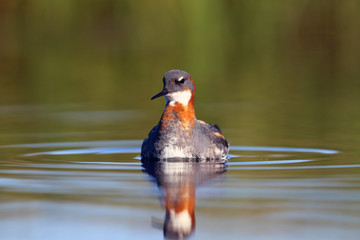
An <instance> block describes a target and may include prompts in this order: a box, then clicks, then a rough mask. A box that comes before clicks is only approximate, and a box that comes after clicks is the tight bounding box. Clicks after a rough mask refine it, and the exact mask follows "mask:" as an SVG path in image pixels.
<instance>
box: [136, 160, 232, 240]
mask: <svg viewBox="0 0 360 240" xmlns="http://www.w3.org/2000/svg"><path fill="white" fill-rule="evenodd" d="M142 164H143V165H142V166H143V167H144V172H146V173H147V174H149V175H150V176H151V177H153V180H154V182H155V183H156V184H157V186H158V187H159V189H160V190H161V192H162V195H161V198H160V202H161V204H162V206H163V207H164V209H165V220H164V223H163V227H162V228H163V232H164V237H165V238H166V239H183V238H186V237H189V236H190V235H192V233H193V232H194V231H195V228H196V221H195V200H196V193H195V192H196V188H197V187H198V186H200V185H201V184H203V183H205V182H209V181H211V180H213V179H216V178H218V177H220V176H221V175H222V174H224V173H225V172H226V169H227V165H225V164H222V163H213V162H206V163H200V162H194V161H187V162H184V159H172V160H171V161H156V162H154V161H148V160H142Z"/></svg>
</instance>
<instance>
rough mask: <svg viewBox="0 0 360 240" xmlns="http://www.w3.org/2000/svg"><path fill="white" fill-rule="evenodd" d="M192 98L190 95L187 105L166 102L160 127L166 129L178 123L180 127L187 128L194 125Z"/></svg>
mask: <svg viewBox="0 0 360 240" xmlns="http://www.w3.org/2000/svg"><path fill="white" fill-rule="evenodd" d="M194 98H195V96H194V95H192V96H191V98H190V100H189V102H188V103H187V104H183V103H181V102H169V101H167V103H166V106H165V110H164V112H163V114H162V116H161V119H160V123H159V124H160V127H161V128H162V129H164V128H167V127H168V126H169V125H170V124H174V123H175V124H176V123H180V127H182V128H185V129H186V128H189V127H194V125H195V119H196V117H195V109H194Z"/></svg>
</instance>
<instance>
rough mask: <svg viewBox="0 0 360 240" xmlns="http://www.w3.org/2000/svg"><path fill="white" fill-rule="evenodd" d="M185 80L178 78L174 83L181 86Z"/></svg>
mask: <svg viewBox="0 0 360 240" xmlns="http://www.w3.org/2000/svg"><path fill="white" fill-rule="evenodd" d="M185 80H186V78H184V77H180V78H179V79H177V80H176V81H175V82H176V83H177V84H183V83H184V82H185Z"/></svg>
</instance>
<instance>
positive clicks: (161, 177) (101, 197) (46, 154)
mask: <svg viewBox="0 0 360 240" xmlns="http://www.w3.org/2000/svg"><path fill="white" fill-rule="evenodd" d="M140 145H141V141H140V140H129V141H127V140H122V141H118V140H114V141H81V142H54V143H50V142H48V143H36V144H14V145H3V146H0V150H1V151H2V152H3V153H5V152H6V153H7V154H10V155H11V158H8V159H5V160H3V161H2V166H1V169H0V189H1V204H0V212H1V216H0V236H1V239H6V240H13V239H144V238H146V239H161V238H162V237H163V230H162V228H163V224H164V216H165V208H164V200H163V197H164V196H165V195H166V194H167V193H169V192H171V191H173V189H174V187H172V188H169V187H168V186H169V184H170V185H171V184H172V186H174V184H175V185H176V186H179V187H178V188H179V189H178V193H177V194H180V193H181V192H182V191H183V190H182V185H183V184H184V183H191V186H194V187H195V188H196V196H195V198H196V207H195V216H196V227H195V231H194V232H193V233H192V234H191V236H192V237H193V238H194V239H220V238H226V239H239V238H243V239H319V238H320V239H323V238H324V239H340V238H343V239H357V237H358V236H359V234H360V228H359V227H360V226H359V225H360V221H359V219H360V201H359V200H360V191H359V182H360V177H359V174H358V173H359V169H360V168H359V167H360V165H358V164H351V163H350V162H349V163H347V162H346V161H343V160H342V157H341V156H342V152H341V151H339V150H336V149H319V148H307V147H303V148H296V147H279V146H276V147H267V146H232V147H231V151H230V158H229V162H228V163H227V164H225V165H223V164H220V165H199V163H197V164H198V165H194V163H164V165H161V166H160V167H159V168H155V169H151V168H150V169H149V168H148V167H145V168H144V166H143V165H142V164H141V162H140V159H139V153H140ZM189 164H190V165H189ZM191 164H192V165H191ZM159 169H160V170H159ZM314 171H316V172H314ZM177 184H180V185H177ZM185 185H186V184H185Z"/></svg>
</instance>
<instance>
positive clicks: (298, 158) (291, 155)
mask: <svg viewBox="0 0 360 240" xmlns="http://www.w3.org/2000/svg"><path fill="white" fill-rule="evenodd" d="M141 142H142V141H141V140H118V141H81V142H54V143H36V144H18V145H6V146H0V148H22V149H28V150H29V149H32V150H31V151H27V152H28V153H25V154H23V157H34V156H38V157H40V156H51V155H53V156H54V155H55V156H71V155H80V154H96V155H105V154H119V155H121V154H139V153H140V150H141V147H140V146H141ZM35 149H41V150H42V151H33V150H35ZM47 149H51V150H50V151H48V150H47ZM247 152H251V155H246V153H247ZM338 153H339V151H337V150H333V149H321V148H298V147H269V146H231V148H230V154H229V162H228V166H229V167H230V168H231V169H238V170H241V169H256V170H263V169H266V170H271V169H289V168H291V169H311V168H312V169H317V168H344V167H360V165H354V164H353V165H319V166H317V165H314V163H312V164H311V165H308V164H306V163H309V162H314V161H317V160H320V159H323V158H324V157H326V156H327V157H328V156H330V155H336V154H338ZM134 159H137V160H138V159H139V156H138V155H135V156H133V158H132V162H129V161H126V160H125V159H122V160H125V161H121V162H119V161H116V162H110V161H93V162H92V161H91V162H88V161H80V162H77V163H81V164H92V165H93V166H92V167H90V166H84V165H83V166H82V167H85V168H88V167H90V168H95V169H96V168H99V169H100V168H102V169H103V168H112V169H115V168H118V167H120V165H122V167H121V168H123V167H124V165H126V166H128V167H129V168H131V169H133V168H134V165H139V166H140V165H141V163H140V162H134ZM72 163H74V162H72ZM285 164H286V166H277V167H271V166H263V165H285ZM288 164H297V165H296V166H289V165H288ZM299 164H302V165H300V166H299ZM260 165H262V166H261V167H260ZM130 166H132V167H130ZM245 166H251V167H245ZM68 167H71V168H74V167H75V168H77V167H79V168H80V167H81V166H77V167H76V166H74V165H73V164H72V165H71V166H68ZM61 168H67V167H66V164H62V166H61Z"/></svg>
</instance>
